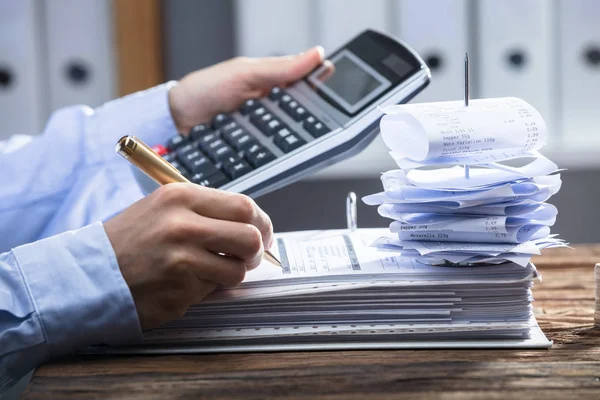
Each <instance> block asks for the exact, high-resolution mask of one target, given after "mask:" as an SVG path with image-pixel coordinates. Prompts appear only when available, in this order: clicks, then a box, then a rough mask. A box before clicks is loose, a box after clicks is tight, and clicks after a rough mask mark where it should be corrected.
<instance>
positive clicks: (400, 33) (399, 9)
mask: <svg viewBox="0 0 600 400" xmlns="http://www.w3.org/2000/svg"><path fill="white" fill-rule="evenodd" d="M394 6H395V7H394V8H393V11H392V12H393V15H394V21H395V24H394V30H393V33H394V35H395V36H396V37H398V38H400V39H401V40H403V41H404V42H406V43H407V44H408V45H409V46H411V47H412V48H414V49H415V50H416V51H417V53H419V54H420V55H421V57H423V59H424V60H425V63H426V64H427V65H428V66H429V68H430V69H431V83H430V84H429V86H428V87H427V88H426V89H425V90H424V91H423V92H422V93H420V94H419V95H418V96H417V97H416V98H415V100H414V101H416V102H419V103H421V102H428V101H447V100H456V99H460V98H462V96H463V91H464V85H463V82H462V80H461V79H460V78H461V76H462V75H463V59H464V56H465V52H467V51H468V37H469V21H468V13H467V0H455V1H445V0H395V2H394Z"/></svg>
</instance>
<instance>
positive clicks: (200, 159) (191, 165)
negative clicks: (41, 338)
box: [182, 153, 217, 174]
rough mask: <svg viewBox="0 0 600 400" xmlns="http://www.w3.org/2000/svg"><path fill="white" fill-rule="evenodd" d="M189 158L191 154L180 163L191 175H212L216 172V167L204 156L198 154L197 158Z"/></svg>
mask: <svg viewBox="0 0 600 400" xmlns="http://www.w3.org/2000/svg"><path fill="white" fill-rule="evenodd" d="M190 156H192V154H190V155H188V158H187V159H185V160H184V161H182V163H183V164H184V165H185V166H186V168H187V170H188V171H190V172H191V173H192V174H199V173H205V174H213V173H215V172H217V167H215V166H214V165H213V163H211V162H210V160H209V159H208V158H207V157H206V156H205V155H204V154H201V153H200V155H199V156H195V155H194V156H192V157H190Z"/></svg>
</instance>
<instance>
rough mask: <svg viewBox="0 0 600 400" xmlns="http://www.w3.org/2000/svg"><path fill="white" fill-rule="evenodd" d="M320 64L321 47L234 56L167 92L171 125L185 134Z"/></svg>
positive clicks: (183, 81)
mask: <svg viewBox="0 0 600 400" xmlns="http://www.w3.org/2000/svg"><path fill="white" fill-rule="evenodd" d="M322 62H323V48H322V47H320V46H317V47H314V48H312V49H309V50H307V51H305V52H304V53H300V54H298V55H293V56H285V57H268V58H248V57H237V58H233V59H231V60H228V61H224V62H222V63H219V64H216V65H213V66H211V67H208V68H204V69H201V70H199V71H196V72H192V73H191V74H189V75H187V76H185V77H184V78H183V79H181V81H179V83H178V84H177V85H176V86H174V87H173V88H172V89H171V90H170V91H169V106H170V108H171V115H172V116H173V120H174V121H175V125H176V126H177V129H178V130H179V131H180V132H184V133H187V132H188V131H189V130H190V129H191V128H192V127H193V126H195V125H198V124H200V123H203V122H208V121H210V120H211V118H212V117H214V116H215V115H216V114H218V113H221V112H230V111H233V110H235V109H237V108H238V107H239V106H240V105H241V104H242V102H244V101H245V100H248V99H251V98H255V97H262V96H264V95H266V94H267V93H268V91H269V90H271V88H272V87H273V86H285V85H286V84H288V83H291V82H294V81H297V80H298V79H301V78H302V77H304V76H305V75H306V74H308V73H309V72H310V71H312V70H313V69H314V68H315V67H317V66H318V65H319V64H321V63H322Z"/></svg>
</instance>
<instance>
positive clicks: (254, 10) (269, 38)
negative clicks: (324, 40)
mask: <svg viewBox="0 0 600 400" xmlns="http://www.w3.org/2000/svg"><path fill="white" fill-rule="evenodd" d="M311 4H312V3H311V1H310V0H294V1H280V0H243V1H242V0H237V1H236V2H235V22H236V27H237V29H236V32H235V33H236V35H235V38H236V43H237V54H240V55H243V56H247V57H265V56H276V55H287V54H295V53H299V52H301V51H304V50H306V49H307V48H309V47H311V46H313V45H315V44H316V43H315V40H314V39H315V38H313V37H311V36H310V35H311V32H313V31H314V27H315V23H314V18H312V15H311V11H312V10H311Z"/></svg>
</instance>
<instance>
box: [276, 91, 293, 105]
mask: <svg viewBox="0 0 600 400" xmlns="http://www.w3.org/2000/svg"><path fill="white" fill-rule="evenodd" d="M290 101H294V98H293V97H292V96H290V95H289V94H287V93H285V94H283V95H282V96H281V97H280V98H279V106H280V107H281V106H283V105H284V104H287V103H289V102H290Z"/></svg>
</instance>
